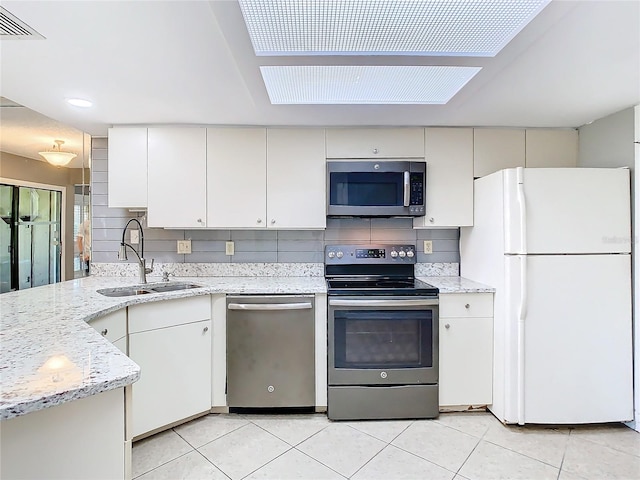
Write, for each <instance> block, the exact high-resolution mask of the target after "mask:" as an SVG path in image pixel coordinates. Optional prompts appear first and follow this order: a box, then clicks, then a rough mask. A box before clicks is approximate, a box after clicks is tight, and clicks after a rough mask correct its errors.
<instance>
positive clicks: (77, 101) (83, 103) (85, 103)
mask: <svg viewBox="0 0 640 480" xmlns="http://www.w3.org/2000/svg"><path fill="white" fill-rule="evenodd" d="M67 102H68V103H69V104H71V105H73V106H74V107H84V108H88V107H91V106H92V105H93V103H92V102H90V101H89V100H84V99H82V98H67Z"/></svg>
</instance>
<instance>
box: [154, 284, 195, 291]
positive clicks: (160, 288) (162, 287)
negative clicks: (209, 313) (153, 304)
mask: <svg viewBox="0 0 640 480" xmlns="http://www.w3.org/2000/svg"><path fill="white" fill-rule="evenodd" d="M191 288H202V286H201V285H196V284H195V283H168V284H166V285H157V286H155V287H150V288H149V289H150V290H153V291H154V292H158V293H162V292H175V291H176V290H189V289H191Z"/></svg>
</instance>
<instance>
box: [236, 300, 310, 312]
mask: <svg viewBox="0 0 640 480" xmlns="http://www.w3.org/2000/svg"><path fill="white" fill-rule="evenodd" d="M227 308H228V309H229V310H262V311H265V310H269V311H274V310H310V309H311V308H313V305H312V304H311V302H299V303H230V304H229V305H227Z"/></svg>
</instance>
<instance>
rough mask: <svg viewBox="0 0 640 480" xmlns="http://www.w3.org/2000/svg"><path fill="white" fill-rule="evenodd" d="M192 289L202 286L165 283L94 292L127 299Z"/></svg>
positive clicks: (104, 289)
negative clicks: (134, 296)
mask: <svg viewBox="0 0 640 480" xmlns="http://www.w3.org/2000/svg"><path fill="white" fill-rule="evenodd" d="M192 288H202V285H197V284H195V283H166V284H163V285H157V284H156V285H136V286H133V287H116V288H103V289H102V290H96V291H97V292H98V293H99V294H101V295H104V296H106V297H129V296H133V295H146V294H148V293H165V292H175V291H178V290H189V289H192Z"/></svg>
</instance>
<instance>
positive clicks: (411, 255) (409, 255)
mask: <svg viewBox="0 0 640 480" xmlns="http://www.w3.org/2000/svg"><path fill="white" fill-rule="evenodd" d="M413 255H414V253H413V250H408V251H407V257H409V258H413Z"/></svg>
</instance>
